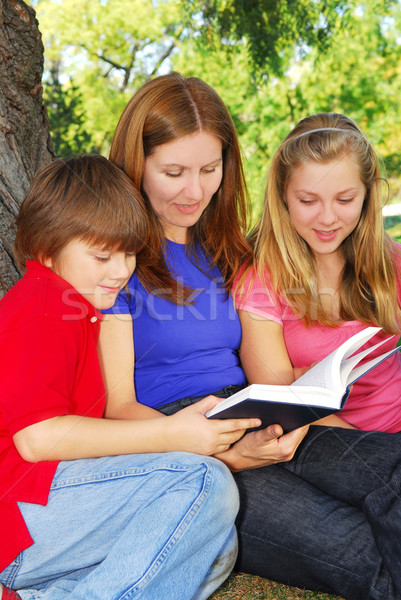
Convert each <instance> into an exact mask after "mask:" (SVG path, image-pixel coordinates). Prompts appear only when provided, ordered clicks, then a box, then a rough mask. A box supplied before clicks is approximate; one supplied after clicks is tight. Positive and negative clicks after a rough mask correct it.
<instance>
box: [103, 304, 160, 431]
mask: <svg viewBox="0 0 401 600" xmlns="http://www.w3.org/2000/svg"><path fill="white" fill-rule="evenodd" d="M98 354H99V360H100V366H101V369H102V375H103V381H104V384H105V387H106V391H107V402H106V409H105V416H106V417H108V418H110V419H152V418H156V417H164V415H163V414H162V413H160V412H159V411H157V410H155V409H154V408H151V407H149V406H145V405H144V404H141V403H140V402H138V401H137V399H136V395H135V386H134V365H135V350H134V340H133V333H132V317H131V315H124V314H122V315H109V314H108V315H104V319H103V321H102V323H101V326H100V336H99V342H98Z"/></svg>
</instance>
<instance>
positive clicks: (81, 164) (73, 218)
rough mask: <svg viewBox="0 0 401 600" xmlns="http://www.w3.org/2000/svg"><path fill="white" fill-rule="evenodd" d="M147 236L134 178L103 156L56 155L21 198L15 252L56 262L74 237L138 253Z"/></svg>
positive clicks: (21, 256)
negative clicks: (64, 156) (56, 158)
mask: <svg viewBox="0 0 401 600" xmlns="http://www.w3.org/2000/svg"><path fill="white" fill-rule="evenodd" d="M147 237H148V219H147V216H146V210H145V208H144V203H143V200H142V197H141V195H140V193H139V192H138V190H137V189H136V188H135V186H134V184H133V182H132V181H131V180H130V179H129V177H127V175H125V173H124V172H123V171H122V170H121V169H119V168H118V167H117V166H116V165H114V164H113V163H111V162H110V161H109V160H107V158H104V157H103V156H96V155H86V156H78V157H72V158H66V159H58V160H55V161H54V162H52V163H51V164H49V165H47V166H46V167H45V168H44V169H42V170H41V171H39V172H38V173H37V174H36V175H35V177H34V179H33V181H32V184H31V186H30V188H29V190H28V193H27V196H26V198H25V200H24V201H23V203H22V205H21V208H20V211H19V214H18V218H17V234H16V239H15V244H14V254H15V257H16V259H17V262H18V265H19V267H20V268H22V269H23V268H24V267H25V263H26V261H27V260H33V259H36V260H39V261H40V262H43V260H44V259H46V258H52V259H53V260H56V259H57V257H58V255H59V254H60V252H61V250H62V249H63V248H64V247H65V246H66V245H67V244H68V243H69V242H71V241H72V240H73V239H79V240H82V241H84V242H87V243H90V244H93V245H96V246H100V247H102V248H105V249H106V248H107V249H115V250H119V251H122V252H138V251H139V250H140V249H141V248H142V247H143V246H144V245H145V243H146V240H147Z"/></svg>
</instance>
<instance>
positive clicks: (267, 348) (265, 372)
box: [238, 310, 354, 454]
mask: <svg viewBox="0 0 401 600" xmlns="http://www.w3.org/2000/svg"><path fill="white" fill-rule="evenodd" d="M238 312H239V316H240V319H241V325H242V341H241V348H240V356H241V362H242V366H243V368H244V371H245V374H246V377H247V380H248V381H249V383H261V384H272V385H289V384H291V383H293V382H294V381H295V379H297V378H298V377H300V376H301V375H302V373H304V372H305V371H306V370H307V369H298V368H295V369H294V368H293V367H292V363H291V361H290V358H289V356H288V352H287V347H286V345H285V341H284V335H283V328H282V326H281V325H279V324H278V323H275V322H274V321H269V320H267V319H264V318H263V317H259V316H257V315H255V314H253V313H249V312H246V311H244V310H240V311H238ZM314 425H325V426H331V427H344V428H346V429H354V427H353V426H352V425H350V424H349V423H347V422H346V421H344V420H343V419H341V417H339V416H338V415H329V416H328V417H325V418H324V419H320V420H319V421H315V423H314ZM287 435H289V434H287ZM284 437H287V436H284ZM290 454H291V452H290Z"/></svg>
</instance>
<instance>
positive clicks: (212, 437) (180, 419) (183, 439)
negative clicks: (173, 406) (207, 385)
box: [164, 396, 261, 456]
mask: <svg viewBox="0 0 401 600" xmlns="http://www.w3.org/2000/svg"><path fill="white" fill-rule="evenodd" d="M219 402H221V398H216V397H215V396H208V397H207V398H204V399H203V400H201V401H200V402H197V403H196V404H192V405H191V406H187V407H186V408H184V409H182V410H180V411H178V412H177V413H175V414H174V415H171V416H169V417H167V419H165V421H164V422H165V424H166V426H167V429H166V431H167V434H166V435H167V440H168V446H169V447H170V448H171V449H173V450H181V451H185V452H195V453H196V454H205V455H207V456H210V455H212V454H217V453H219V452H224V451H226V450H227V449H228V448H229V447H230V446H231V445H232V444H235V442H237V441H238V440H239V439H240V438H242V436H243V435H244V433H245V431H246V430H247V429H250V428H252V427H259V426H260V423H261V421H260V420H259V419H208V418H207V417H206V416H205V413H206V412H207V411H208V410H210V409H211V408H213V407H214V406H216V404H218V403H219Z"/></svg>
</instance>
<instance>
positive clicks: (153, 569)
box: [120, 464, 212, 600]
mask: <svg viewBox="0 0 401 600" xmlns="http://www.w3.org/2000/svg"><path fill="white" fill-rule="evenodd" d="M205 466H206V472H205V475H204V478H203V486H202V489H201V491H200V492H199V494H198V495H197V497H196V499H195V500H194V502H193V503H192V505H191V506H190V507H189V509H188V511H187V513H186V514H185V516H184V517H183V518H182V519H181V521H180V522H179V524H178V525H177V527H176V529H175V531H174V532H173V533H172V534H171V535H170V537H169V539H168V540H167V542H166V543H165V544H164V546H163V548H162V549H161V550H160V552H159V554H158V555H157V556H156V557H155V559H154V560H153V562H152V564H150V565H149V567H148V569H147V571H146V572H145V573H144V574H143V575H142V577H141V579H140V580H139V581H137V582H136V583H135V584H134V585H133V586H131V587H130V588H129V589H128V590H127V591H126V592H125V593H124V594H123V595H122V596H121V598H120V600H130V599H131V598H134V597H136V594H137V593H138V592H143V591H144V592H146V587H147V585H148V584H149V583H150V581H151V580H152V579H153V578H154V577H155V576H156V575H157V573H158V572H159V570H160V568H161V567H162V565H163V563H164V562H165V561H166V560H167V559H168V557H169V555H170V554H171V552H172V550H173V549H174V548H175V546H176V545H177V543H178V542H179V541H180V539H181V538H182V537H183V535H184V534H185V533H186V531H187V529H188V528H189V526H190V525H191V524H192V522H193V521H194V519H195V518H196V516H197V514H198V513H199V510H200V508H201V507H202V506H203V505H204V503H205V502H206V500H207V498H208V495H209V492H210V488H211V481H212V473H211V469H210V466H209V465H206V464H205Z"/></svg>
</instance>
